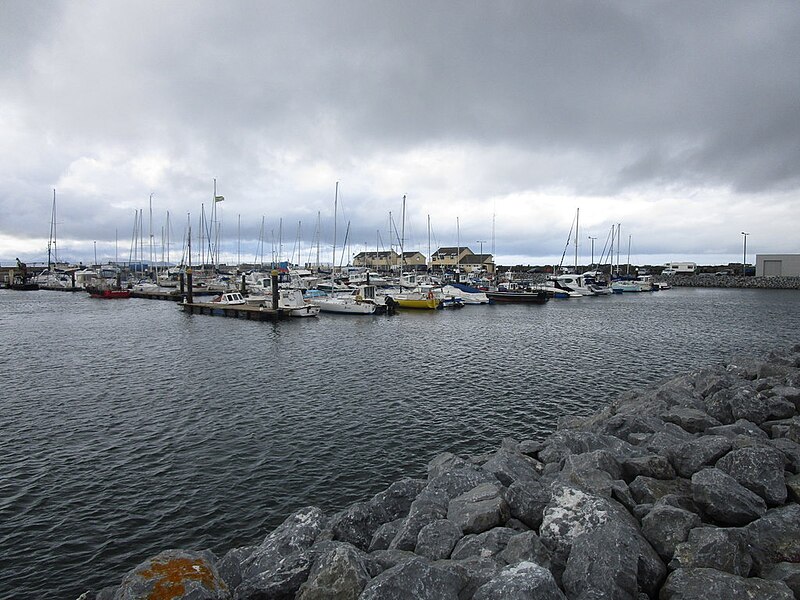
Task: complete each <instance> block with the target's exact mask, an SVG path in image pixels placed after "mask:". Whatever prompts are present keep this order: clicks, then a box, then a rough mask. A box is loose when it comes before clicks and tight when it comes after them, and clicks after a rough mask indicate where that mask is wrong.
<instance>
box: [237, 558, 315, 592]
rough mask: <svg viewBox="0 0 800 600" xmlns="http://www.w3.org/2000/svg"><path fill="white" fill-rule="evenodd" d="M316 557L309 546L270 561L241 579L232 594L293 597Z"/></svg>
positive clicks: (306, 576)
mask: <svg viewBox="0 0 800 600" xmlns="http://www.w3.org/2000/svg"><path fill="white" fill-rule="evenodd" d="M316 557H317V553H316V551H315V550H313V549H311V548H309V549H307V550H299V551H296V552H293V553H292V554H289V555H288V556H286V557H284V558H282V559H280V560H279V561H278V562H276V563H270V564H269V565H268V566H265V567H264V568H262V569H261V570H260V571H259V572H258V573H257V574H256V575H251V576H248V577H246V578H244V579H242V583H240V584H239V586H238V587H237V588H236V591H235V593H234V595H233V598H234V600H264V599H265V598H271V599H272V598H275V599H278V598H281V599H282V598H286V599H287V600H288V599H290V598H294V596H295V594H296V593H297V591H298V590H299V589H300V586H301V585H302V584H303V583H304V582H305V581H306V579H307V578H308V574H309V572H310V571H311V567H312V566H313V564H314V560H315V559H316Z"/></svg>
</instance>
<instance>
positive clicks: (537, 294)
mask: <svg viewBox="0 0 800 600" xmlns="http://www.w3.org/2000/svg"><path fill="white" fill-rule="evenodd" d="M486 295H487V296H488V297H489V300H491V301H492V302H504V303H510V302H514V303H526V304H544V303H545V302H547V301H548V300H550V296H549V295H548V293H547V291H546V290H533V291H522V290H517V291H504V290H495V291H488V292H486Z"/></svg>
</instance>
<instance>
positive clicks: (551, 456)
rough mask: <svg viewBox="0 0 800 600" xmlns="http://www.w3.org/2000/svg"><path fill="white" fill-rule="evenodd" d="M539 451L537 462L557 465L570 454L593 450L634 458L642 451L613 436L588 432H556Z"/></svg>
mask: <svg viewBox="0 0 800 600" xmlns="http://www.w3.org/2000/svg"><path fill="white" fill-rule="evenodd" d="M544 444H545V445H544V448H542V449H541V450H540V451H539V460H540V461H542V462H543V463H557V462H560V461H561V460H563V459H564V458H566V457H567V456H569V455H570V454H583V453H585V452H592V451H594V450H608V451H609V452H611V453H613V454H615V455H618V456H624V455H630V456H635V455H637V454H641V453H642V451H641V450H639V449H637V448H636V447H635V446H633V445H632V444H630V443H628V442H625V441H623V440H621V439H619V438H617V437H614V436H613V435H604V434H601V433H594V432H590V431H570V430H565V431H556V432H555V433H554V434H552V435H551V436H550V437H549V438H547V440H545V442H544Z"/></svg>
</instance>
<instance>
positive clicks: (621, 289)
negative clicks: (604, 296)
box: [611, 279, 642, 294]
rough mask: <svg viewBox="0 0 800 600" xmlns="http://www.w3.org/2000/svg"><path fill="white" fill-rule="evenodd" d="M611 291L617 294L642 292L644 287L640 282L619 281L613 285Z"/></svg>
mask: <svg viewBox="0 0 800 600" xmlns="http://www.w3.org/2000/svg"><path fill="white" fill-rule="evenodd" d="M611 289H612V290H613V292H614V293H615V294H622V293H628V292H641V291H642V287H641V286H640V285H639V282H638V281H633V280H629V279H619V280H617V281H615V282H613V283H612V284H611Z"/></svg>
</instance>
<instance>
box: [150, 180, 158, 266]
mask: <svg viewBox="0 0 800 600" xmlns="http://www.w3.org/2000/svg"><path fill="white" fill-rule="evenodd" d="M149 228H150V270H151V272H152V271H153V269H155V267H154V265H155V260H154V255H153V252H154V249H153V193H152V192H150V224H149ZM157 277H158V269H155V275H154V276H153V278H154V279H155V278H157Z"/></svg>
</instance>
